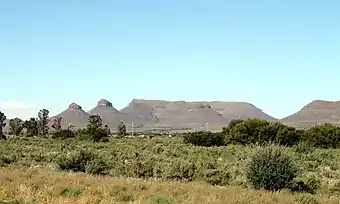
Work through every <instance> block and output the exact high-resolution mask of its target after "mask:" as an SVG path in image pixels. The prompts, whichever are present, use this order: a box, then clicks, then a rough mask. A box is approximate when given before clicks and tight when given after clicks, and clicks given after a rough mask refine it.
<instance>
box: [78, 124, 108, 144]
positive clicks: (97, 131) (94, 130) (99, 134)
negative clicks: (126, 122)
mask: <svg viewBox="0 0 340 204" xmlns="http://www.w3.org/2000/svg"><path fill="white" fill-rule="evenodd" d="M77 138H78V139H79V140H89V141H92V142H108V141H109V134H108V131H107V130H106V129H104V128H102V127H87V128H86V129H82V130H79V131H77Z"/></svg>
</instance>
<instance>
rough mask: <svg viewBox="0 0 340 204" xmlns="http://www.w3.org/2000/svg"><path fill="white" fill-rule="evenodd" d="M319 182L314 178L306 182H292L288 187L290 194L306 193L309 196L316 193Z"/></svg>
mask: <svg viewBox="0 0 340 204" xmlns="http://www.w3.org/2000/svg"><path fill="white" fill-rule="evenodd" d="M320 186H321V181H320V180H319V179H317V178H316V177H310V178H308V180H307V182H306V183H305V182H303V181H298V182H294V183H293V184H292V186H291V187H290V190H291V191H292V192H306V193H310V194H315V193H316V191H317V190H318V189H319V188H320Z"/></svg>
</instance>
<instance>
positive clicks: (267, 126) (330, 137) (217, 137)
mask: <svg viewBox="0 0 340 204" xmlns="http://www.w3.org/2000/svg"><path fill="white" fill-rule="evenodd" d="M184 142H185V143H191V144H193V145H196V146H207V147H210V146H223V145H228V144H241V145H248V144H265V143H267V142H274V143H276V144H280V145H284V146H295V145H298V144H301V143H303V144H305V145H307V146H310V147H317V148H338V147H340V127H337V126H334V125H331V124H322V125H316V126H313V127H311V128H309V129H307V130H299V129H296V128H294V127H289V126H286V125H284V124H281V123H279V122H269V121H266V120H262V119H248V120H239V119H238V120H233V121H231V122H230V123H229V125H228V126H226V127H223V130H222V132H217V133H212V132H203V131H202V132H192V133H187V134H185V135H184Z"/></svg>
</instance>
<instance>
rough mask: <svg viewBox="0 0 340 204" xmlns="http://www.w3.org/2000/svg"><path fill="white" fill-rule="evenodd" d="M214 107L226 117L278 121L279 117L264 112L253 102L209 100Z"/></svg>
mask: <svg viewBox="0 0 340 204" xmlns="http://www.w3.org/2000/svg"><path fill="white" fill-rule="evenodd" d="M208 103H209V104H210V105H211V107H212V108H213V109H215V110H216V111H217V112H219V113H221V114H222V115H223V116H224V117H226V118H228V119H230V120H232V119H248V118H259V119H264V120H268V121H276V120H278V119H276V118H274V117H272V116H270V115H268V114H266V113H264V112H263V111H262V110H261V109H259V108H257V107H256V106H254V105H253V104H250V103H246V102H224V101H212V102H208Z"/></svg>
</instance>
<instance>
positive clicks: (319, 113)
mask: <svg viewBox="0 0 340 204" xmlns="http://www.w3.org/2000/svg"><path fill="white" fill-rule="evenodd" d="M281 122H282V123H284V124H287V125H292V126H296V127H301V128H306V127H310V126H312V125H315V124H317V123H332V124H340V101H324V100H315V101H312V102H311V103H309V104H307V105H305V106H304V107H302V109H301V110H299V111H298V112H296V113H294V114H292V115H290V116H288V117H285V118H283V119H281Z"/></svg>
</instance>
